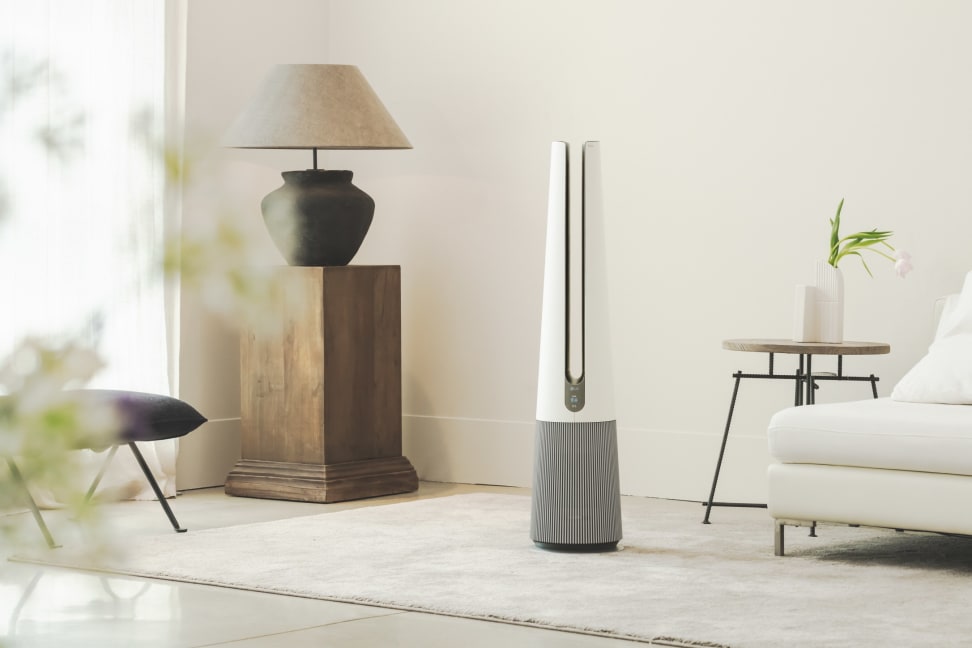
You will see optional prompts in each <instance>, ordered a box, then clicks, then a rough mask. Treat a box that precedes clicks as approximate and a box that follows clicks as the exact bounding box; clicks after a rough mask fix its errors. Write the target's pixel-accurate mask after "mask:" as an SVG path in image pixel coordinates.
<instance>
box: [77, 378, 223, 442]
mask: <svg viewBox="0 0 972 648" xmlns="http://www.w3.org/2000/svg"><path fill="white" fill-rule="evenodd" d="M77 393H78V394H80V395H81V397H82V398H92V399H98V400H99V401H106V400H107V401H109V402H112V403H114V404H115V407H117V408H118V411H119V412H120V413H121V416H122V421H123V423H122V429H121V431H120V433H119V440H120V441H121V442H122V443H128V442H129V441H160V440H162V439H174V438H176V437H181V436H185V435H186V434H189V433H190V432H192V431H193V430H195V429H196V428H197V427H199V426H200V425H202V424H203V423H205V422H206V420H207V419H206V417H204V416H203V415H202V414H200V413H199V412H198V411H197V410H196V408H194V407H193V406H192V405H190V404H189V403H186V402H185V401H181V400H179V399H178V398H173V397H171V396H162V395H160V394H148V393H145V392H135V391H123V390H114V389H83V390H78V392H77Z"/></svg>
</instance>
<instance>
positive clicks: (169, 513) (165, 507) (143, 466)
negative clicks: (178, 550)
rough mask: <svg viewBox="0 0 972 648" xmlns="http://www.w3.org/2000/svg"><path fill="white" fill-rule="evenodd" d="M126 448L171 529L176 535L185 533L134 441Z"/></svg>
mask: <svg viewBox="0 0 972 648" xmlns="http://www.w3.org/2000/svg"><path fill="white" fill-rule="evenodd" d="M128 447H129V448H131V449H132V454H134V455H135V460H136V461H138V465H139V467H141V469H142V472H143V473H145V478H146V479H148V482H149V484H150V485H151V486H152V490H153V491H155V496H156V497H158V498H159V504H161V505H162V510H163V511H165V515H166V516H167V517H168V518H169V522H170V523H171V524H172V528H173V529H175V530H176V533H185V532H186V529H184V528H183V527H181V526H179V521H178V520H176V516H175V514H174V513H172V509H171V508H169V503H168V502H166V501H165V495H163V494H162V489H161V488H159V483H158V482H157V481H155V477H153V476H152V471H151V470H150V469H149V467H148V464H147V463H145V458H144V457H143V456H142V452H141V451H140V450H139V449H138V446H137V445H135V442H134V441H130V442H129V443H128Z"/></svg>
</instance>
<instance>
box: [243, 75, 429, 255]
mask: <svg viewBox="0 0 972 648" xmlns="http://www.w3.org/2000/svg"><path fill="white" fill-rule="evenodd" d="M224 142H225V145H226V146H228V147H230V148H261V149H263V148H265V149H311V150H312V151H313V152H314V168H313V169H307V170H304V171H284V172H283V174H282V175H283V179H284V184H283V186H281V187H279V188H277V189H275V190H274V191H272V192H270V193H269V194H268V195H267V196H266V197H265V198H264V199H263V201H262V203H261V208H262V211H263V218H264V221H265V222H266V225H267V230H268V231H269V232H270V236H271V238H272V239H273V241H274V243H275V244H276V246H277V248H278V249H279V250H280V252H281V253H282V254H283V256H284V258H285V259H286V260H287V262H288V263H289V264H290V265H295V266H343V265H347V264H348V263H350V262H351V259H352V258H354V255H355V254H356V253H357V252H358V248H359V247H361V243H362V241H364V237H365V235H366V234H367V233H368V228H369V227H371V221H372V218H373V216H374V211H375V202H374V200H372V199H371V196H369V195H368V194H366V193H365V192H364V191H362V190H361V189H359V188H358V187H356V186H354V185H353V184H352V183H351V178H352V175H353V174H352V172H351V171H330V170H324V169H318V168H317V151H318V149H410V148H412V145H411V144H410V143H409V141H408V139H407V138H406V137H405V135H404V134H403V133H402V131H401V130H400V129H399V128H398V125H397V124H396V123H395V120H394V119H392V117H391V115H390V114H389V113H388V110H386V109H385V106H384V105H383V104H382V103H381V100H380V99H379V98H378V95H376V94H375V92H374V90H372V88H371V86H370V85H369V84H368V81H367V80H366V79H365V78H364V75H362V74H361V72H360V70H358V68H357V67H356V66H353V65H324V64H296V65H290V64H288V65H276V66H274V68H273V69H272V70H271V71H270V74H269V75H268V76H267V77H266V79H265V80H264V81H263V84H262V85H261V86H260V87H259V89H258V91H257V93H256V95H255V96H254V97H253V99H252V100H251V101H250V103H249V104H248V105H247V106H246V108H245V109H244V110H243V112H242V113H241V114H240V116H239V117H238V118H237V119H236V121H235V122H234V124H233V125H232V127H231V128H230V130H229V131H228V132H227V135H226V137H225V140H224Z"/></svg>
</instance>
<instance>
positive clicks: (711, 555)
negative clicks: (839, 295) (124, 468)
mask: <svg viewBox="0 0 972 648" xmlns="http://www.w3.org/2000/svg"><path fill="white" fill-rule="evenodd" d="M622 514H623V524H624V539H623V540H622V542H621V549H620V550H619V551H615V552H610V553H602V554H567V553H554V552H548V551H544V550H541V549H539V548H537V547H535V546H534V545H533V544H532V543H531V542H530V539H529V518H530V498H529V497H528V496H523V495H506V494H469V495H453V496H448V497H442V498H434V499H425V500H419V501H413V502H406V503H397V504H389V505H385V506H372V507H366V508H361V509H352V510H345V511H339V512H334V513H325V514H319V515H312V516H307V517H298V518H290V519H285V520H279V521H273V522H263V523H258V524H247V525H240V526H233V527H226V528H218V529H206V530H201V531H190V532H189V533H186V534H166V535H161V536H154V537H148V538H139V541H138V543H137V544H136V545H135V546H134V547H133V549H132V550H131V551H130V552H128V554H127V555H112V556H108V557H101V558H98V559H94V558H92V557H91V556H82V555H80V554H72V552H71V550H70V548H63V549H57V550H53V551H45V552H43V553H42V554H38V555H34V556H31V557H29V558H24V557H20V558H19V559H20V560H25V561H28V562H40V563H44V564H52V565H59V566H69V567H76V568H82V569H93V570H100V571H109V572H114V573H122V574H129V575H135V576H147V577H152V578H162V579H169V580H177V581H187V582H193V583H203V584H208V585H218V586H223V587H232V588H240V589H247V590H257V591H261V592H272V593H279V594H287V595H293V596H304V597H310V598H320V599H328V600H334V601H343V602H351V603H365V604H370V605H378V606H384V607H392V608H399V609H405V610H420V611H426V612H435V613H441V614H449V615H456V616H463V617H471V618H477V619H489V620H497V621H504V622H511V623H520V624H526V625H535V626H540V627H546V628H556V629H561V630H570V631H575V632H588V633H596V634H603V635H608V636H613V637H621V638H628V639H637V640H640V641H645V642H653V643H655V644H661V645H674V646H732V647H734V648H735V647H738V648H743V647H747V646H774V647H775V646H828V647H830V648H833V647H836V646H876V645H901V646H952V645H960V644H961V645H966V643H965V642H967V641H968V637H970V636H972V615H970V614H969V612H968V602H969V601H970V600H972V541H970V540H968V539H965V538H953V537H945V536H938V535H933V534H920V533H907V534H901V533H895V532H894V531H888V530H880V529H863V528H861V529H856V528H849V527H842V526H822V527H819V528H818V534H819V535H820V537H818V538H809V537H807V536H806V530H805V529H804V530H800V529H794V528H790V529H788V534H787V544H788V547H787V553H788V555H787V556H786V557H782V558H779V557H775V556H774V555H773V541H772V539H773V526H772V521H771V520H770V518H769V516H768V515H767V514H766V511H764V510H758V511H757V510H753V509H742V510H739V509H734V510H726V509H723V510H720V511H719V512H718V514H717V515H715V516H714V517H713V524H711V525H703V524H701V517H702V508H701V507H700V506H699V505H698V504H692V503H687V502H672V501H666V500H655V499H648V498H635V497H625V498H623V499H622Z"/></svg>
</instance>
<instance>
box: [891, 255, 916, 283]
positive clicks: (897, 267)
mask: <svg viewBox="0 0 972 648" xmlns="http://www.w3.org/2000/svg"><path fill="white" fill-rule="evenodd" d="M913 267H914V266H912V265H911V255H910V254H908V253H907V252H905V251H904V250H896V251H895V253H894V272H895V273H896V274H897V275H898V276H899V277H904V276H905V275H907V274H908V273H909V272H911V270H912V269H913Z"/></svg>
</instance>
